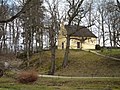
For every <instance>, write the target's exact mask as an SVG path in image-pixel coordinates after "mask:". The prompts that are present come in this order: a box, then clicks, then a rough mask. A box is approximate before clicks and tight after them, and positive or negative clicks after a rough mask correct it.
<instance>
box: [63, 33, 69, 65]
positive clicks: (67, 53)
mask: <svg viewBox="0 0 120 90" xmlns="http://www.w3.org/2000/svg"><path fill="white" fill-rule="evenodd" d="M66 39H67V42H66V50H65V54H64V60H63V63H62V66H63V67H66V66H67V64H68V55H69V47H70V36H69V35H67V38H66Z"/></svg>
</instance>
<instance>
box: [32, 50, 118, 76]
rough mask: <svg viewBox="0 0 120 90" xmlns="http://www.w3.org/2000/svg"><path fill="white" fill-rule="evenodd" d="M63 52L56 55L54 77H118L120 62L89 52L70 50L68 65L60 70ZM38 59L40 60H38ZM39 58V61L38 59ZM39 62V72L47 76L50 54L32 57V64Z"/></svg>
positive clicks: (45, 53)
mask: <svg viewBox="0 0 120 90" xmlns="http://www.w3.org/2000/svg"><path fill="white" fill-rule="evenodd" d="M63 56H64V51H63V50H58V51H57V53H56V73H55V75H65V76H98V77H99V76H102V77H104V76H105V77H109V76H120V69H119V68H120V62H119V61H114V60H110V59H106V58H103V57H100V56H97V55H95V54H92V53H90V52H85V51H79V50H70V54H69V65H68V66H67V67H66V68H62V67H61V64H62V60H63ZM39 57H40V58H39ZM38 58H39V59H38ZM38 60H39V61H40V63H41V64H40V65H39V66H40V67H39V71H40V73H41V74H47V72H48V69H49V66H50V52H48V51H46V52H44V53H42V54H39V55H38V54H36V55H34V56H33V57H32V62H33V63H36V62H35V61H38Z"/></svg>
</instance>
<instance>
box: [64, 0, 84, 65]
mask: <svg viewBox="0 0 120 90" xmlns="http://www.w3.org/2000/svg"><path fill="white" fill-rule="evenodd" d="M83 1H84V0H67V2H68V6H69V9H68V11H67V15H68V26H70V25H71V24H72V22H73V21H74V19H75V18H76V17H78V15H80V13H81V5H82V3H83ZM80 21H81V17H80V18H79V19H78V23H77V24H78V25H79V23H80ZM70 36H71V35H68V34H67V36H66V39H67V41H66V50H65V54H64V60H63V63H62V66H63V67H66V66H67V64H68V57H69V56H68V55H69V47H70Z"/></svg>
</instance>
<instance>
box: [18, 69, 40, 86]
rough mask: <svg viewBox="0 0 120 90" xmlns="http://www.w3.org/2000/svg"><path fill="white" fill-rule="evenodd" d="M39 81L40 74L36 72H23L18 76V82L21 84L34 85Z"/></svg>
mask: <svg viewBox="0 0 120 90" xmlns="http://www.w3.org/2000/svg"><path fill="white" fill-rule="evenodd" d="M37 79H38V74H37V72H36V71H22V72H21V73H19V74H18V76H17V80H18V81H19V82H20V83H24V84H27V83H33V82H35V81H36V80H37Z"/></svg>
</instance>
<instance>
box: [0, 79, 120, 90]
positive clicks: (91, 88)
mask: <svg viewBox="0 0 120 90" xmlns="http://www.w3.org/2000/svg"><path fill="white" fill-rule="evenodd" d="M0 90H120V78H106V79H101V78H98V79H96V78H91V79H88V78H87V79H85V78H84V79H60V78H39V79H38V80H37V81H36V82H35V83H33V84H20V83H18V82H17V81H16V80H14V79H11V78H5V77H3V78H0Z"/></svg>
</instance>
